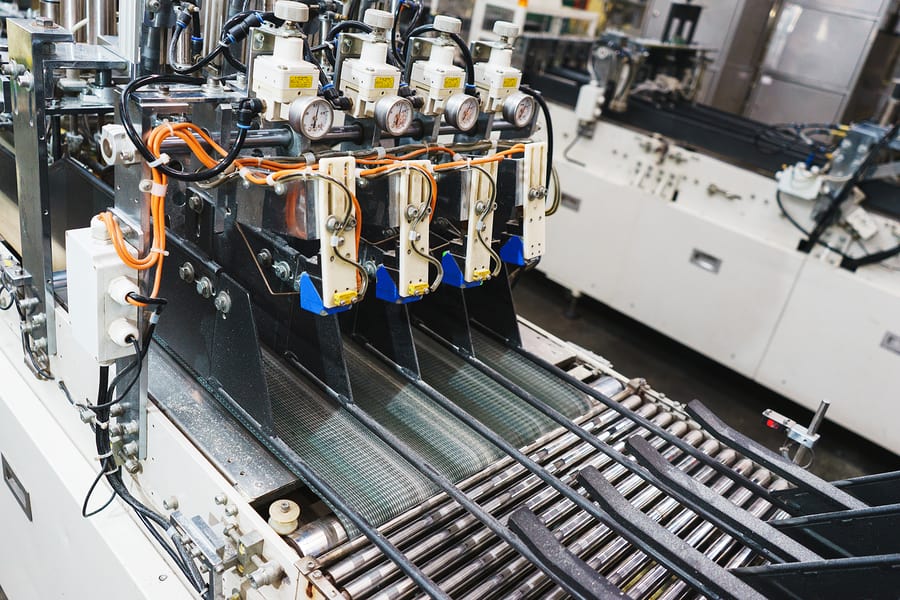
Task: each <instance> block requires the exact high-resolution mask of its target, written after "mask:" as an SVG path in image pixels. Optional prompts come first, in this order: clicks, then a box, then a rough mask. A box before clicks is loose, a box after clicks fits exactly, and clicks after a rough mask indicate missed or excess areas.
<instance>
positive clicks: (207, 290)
mask: <svg viewBox="0 0 900 600" xmlns="http://www.w3.org/2000/svg"><path fill="white" fill-rule="evenodd" d="M197 293H198V294H200V295H201V296H203V297H204V298H212V295H213V284H212V281H210V280H209V277H201V278H200V279H198V280H197Z"/></svg>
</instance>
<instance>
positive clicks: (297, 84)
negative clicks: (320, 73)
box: [290, 75, 313, 88]
mask: <svg viewBox="0 0 900 600" xmlns="http://www.w3.org/2000/svg"><path fill="white" fill-rule="evenodd" d="M290 83H291V87H292V88H311V87H312V86H313V76H312V75H291V82H290Z"/></svg>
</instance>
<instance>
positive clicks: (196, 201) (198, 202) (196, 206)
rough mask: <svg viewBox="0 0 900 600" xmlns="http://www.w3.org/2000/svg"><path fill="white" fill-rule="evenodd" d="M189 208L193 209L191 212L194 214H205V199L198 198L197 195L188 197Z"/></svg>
mask: <svg viewBox="0 0 900 600" xmlns="http://www.w3.org/2000/svg"><path fill="white" fill-rule="evenodd" d="M187 203H188V206H190V207H191V210H193V211H194V212H198V213H199V212H203V198H201V197H200V196H198V195H197V194H191V195H190V196H189V197H188V201H187Z"/></svg>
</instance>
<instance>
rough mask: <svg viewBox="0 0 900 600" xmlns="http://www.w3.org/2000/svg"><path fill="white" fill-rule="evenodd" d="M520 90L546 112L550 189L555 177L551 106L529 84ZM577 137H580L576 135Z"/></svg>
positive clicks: (548, 181)
mask: <svg viewBox="0 0 900 600" xmlns="http://www.w3.org/2000/svg"><path fill="white" fill-rule="evenodd" d="M519 90H520V91H522V92H523V93H525V94H528V95H529V96H531V97H532V98H534V100H535V102H537V103H538V106H540V107H541V112H542V113H544V122H545V123H546V124H547V189H548V190H549V189H550V182H551V180H552V179H553V120H552V119H551V117H550V107H549V106H547V101H546V100H544V96H543V95H542V94H541V93H540V92H539V91H537V90H535V89H532V88H531V87H529V86H527V85H522V86H519ZM576 139H578V138H577V137H576ZM570 147H571V145H570Z"/></svg>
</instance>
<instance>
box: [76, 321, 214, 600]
mask: <svg viewBox="0 0 900 600" xmlns="http://www.w3.org/2000/svg"><path fill="white" fill-rule="evenodd" d="M163 306H164V305H160V306H158V307H157V309H156V310H155V311H154V312H153V314H152V315H151V317H150V319H149V325H148V328H147V331H146V332H145V334H144V336H143V339H144V340H145V343H144V345H143V347H142V346H141V344H140V342H139V341H138V340H137V339H136V338H133V337H132V338H129V341H130V342H131V344H132V346H133V347H134V353H135V354H134V356H135V358H134V360H133V361H132V362H131V363H129V364H128V365H127V366H126V367H125V368H123V369H121V370H119V371H118V372H117V373H116V376H115V378H113V380H112V382H110V381H109V367H106V366H103V367H100V377H99V388H98V391H97V401H96V403H95V404H77V405H76V406H78V407H79V408H82V409H87V410H90V411H91V412H93V413H94V418H93V419H92V424H91V426H92V428H93V430H94V442H95V445H96V449H97V456H98V458H99V460H100V472H99V473H98V474H97V477H96V478H95V479H94V481H93V482H92V483H91V486H90V488H89V489H88V492H87V495H86V496H85V499H84V503H83V505H82V516H83V517H85V518H90V517H92V516H94V515H96V514H98V513H100V512H101V511H103V510H104V509H105V508H107V507H108V506H109V505H110V504H112V502H113V500H114V499H115V498H116V497H118V498H120V499H121V500H122V501H123V502H125V504H127V505H128V506H129V507H130V508H131V509H132V510H133V511H134V512H135V514H136V515H137V516H138V518H139V519H140V520H141V522H142V523H143V525H144V526H145V527H146V528H147V531H148V532H149V533H150V534H151V535H152V536H153V538H154V539H155V540H156V541H157V542H158V543H159V544H160V546H162V548H163V549H164V550H165V551H166V553H167V554H168V555H169V557H170V558H171V559H172V561H173V562H174V563H175V565H176V566H177V567H178V569H179V570H180V571H182V573H184V575H185V577H186V578H187V579H188V581H190V583H191V585H192V586H193V587H194V589H195V590H197V591H198V592H199V593H200V594H201V595H202V596H203V597H204V598H206V597H207V594H208V593H211V592H209V590H211V589H212V588H211V586H210V587H208V586H207V585H206V583H205V582H204V581H203V577H202V576H201V574H200V571H199V569H198V568H197V565H196V564H195V563H194V560H193V558H191V556H190V554H189V553H188V551H187V549H186V548H185V545H184V540H183V539H182V538H181V535H180V534H179V533H178V531H177V530H176V529H175V528H174V527H173V526H172V525H171V524H170V523H169V521H168V519H166V518H165V517H164V516H163V515H161V514H159V513H157V512H156V511H154V510H153V509H151V508H149V507H148V506H146V505H145V504H143V503H142V502H140V501H139V500H138V499H137V498H135V497H134V496H133V495H132V494H131V492H129V491H128V488H127V487H126V486H125V482H124V481H123V479H122V468H121V466H120V465H118V464H117V463H116V459H115V456H114V452H113V449H112V441H111V438H110V431H109V423H110V411H111V409H112V407H114V406H116V405H117V404H120V403H121V402H122V401H123V400H125V399H126V398H127V397H128V395H129V394H130V393H131V391H132V390H133V389H134V386H135V385H136V384H137V383H138V382H139V381H140V378H141V372H142V365H143V363H144V361H145V360H146V357H147V352H148V350H149V348H150V340H151V339H152V337H153V331H154V329H155V327H156V323H157V321H158V319H159V315H160V313H161V312H162V308H163ZM126 380H127V383H124V382H125V381H126ZM123 384H124V385H123ZM60 388H62V389H63V391H66V390H65V388H64V386H63V385H62V384H60ZM104 477H105V478H106V481H107V483H108V484H109V486H110V488H112V495H111V496H110V498H109V500H107V501H106V502H105V503H104V504H103V505H102V506H100V507H99V508H97V509H94V510H92V511H90V512H89V511H88V504H89V503H90V499H91V497H92V495H93V493H94V491H95V489H96V488H97V485H98V484H99V482H100V480H101V479H102V478H104ZM162 532H165V535H164V534H163V533H162ZM165 536H168V539H167V538H166V537H165Z"/></svg>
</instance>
